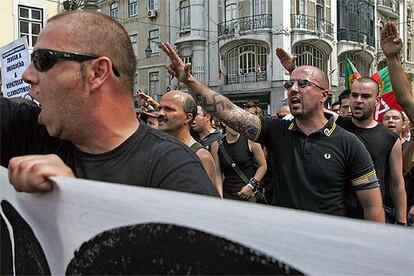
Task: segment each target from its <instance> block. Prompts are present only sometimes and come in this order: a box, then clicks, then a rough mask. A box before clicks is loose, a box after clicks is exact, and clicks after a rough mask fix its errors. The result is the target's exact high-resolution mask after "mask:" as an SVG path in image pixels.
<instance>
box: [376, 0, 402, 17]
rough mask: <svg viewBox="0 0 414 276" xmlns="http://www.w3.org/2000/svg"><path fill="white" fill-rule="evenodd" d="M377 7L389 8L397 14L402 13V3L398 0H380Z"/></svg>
mask: <svg viewBox="0 0 414 276" xmlns="http://www.w3.org/2000/svg"><path fill="white" fill-rule="evenodd" d="M377 5H378V6H384V7H388V8H390V9H392V10H393V11H395V12H396V13H398V14H399V13H400V3H399V2H398V1H396V0H378V2H377Z"/></svg>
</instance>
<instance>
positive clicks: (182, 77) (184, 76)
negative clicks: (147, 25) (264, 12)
mask: <svg viewBox="0 0 414 276" xmlns="http://www.w3.org/2000/svg"><path fill="white" fill-rule="evenodd" d="M160 47H161V49H162V50H163V51H164V52H165V53H166V54H167V55H168V57H169V58H170V63H168V64H167V65H166V68H167V70H168V72H169V73H170V74H171V75H172V76H174V77H176V78H177V79H178V80H179V81H180V82H182V83H184V84H185V85H186V86H187V87H188V89H189V90H190V92H191V94H192V96H193V98H194V99H195V101H196V102H197V104H198V105H201V106H202V107H203V108H204V109H205V110H206V111H207V112H209V113H211V114H212V115H213V116H215V117H217V118H218V119H220V120H221V121H223V122H224V123H226V124H227V125H229V126H230V127H231V128H233V129H234V130H236V131H237V132H240V133H243V134H244V135H246V137H247V138H248V139H250V140H253V141H255V140H257V138H258V136H259V134H260V129H261V121H260V118H259V117H258V116H256V115H253V114H250V113H249V112H247V111H244V110H243V109H242V108H240V107H238V106H236V105H235V104H233V103H232V102H231V101H230V100H229V99H228V98H226V97H224V96H223V95H221V94H219V93H217V92H215V91H213V90H211V89H210V88H208V87H207V86H205V85H204V84H203V83H201V82H200V81H198V80H197V79H196V78H194V76H192V75H191V73H190V67H191V64H190V63H187V64H184V62H183V61H182V59H181V58H180V57H179V56H178V54H177V53H176V52H175V50H174V49H173V48H172V46H171V45H170V44H169V43H162V44H161V46H160Z"/></svg>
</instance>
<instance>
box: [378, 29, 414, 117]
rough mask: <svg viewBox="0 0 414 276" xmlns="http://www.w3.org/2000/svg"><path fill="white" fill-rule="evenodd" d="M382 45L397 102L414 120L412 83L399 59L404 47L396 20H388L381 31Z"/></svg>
mask: <svg viewBox="0 0 414 276" xmlns="http://www.w3.org/2000/svg"><path fill="white" fill-rule="evenodd" d="M381 47H382V51H383V52H384V55H385V57H386V58H387V63H388V70H389V72H390V78H391V84H392V88H393V90H394V93H395V97H396V99H397V102H398V103H399V104H400V105H401V107H402V108H403V109H404V111H405V113H406V114H407V116H408V118H409V119H410V120H411V121H413V120H414V101H413V96H412V92H411V85H410V82H409V80H408V79H407V76H406V75H405V72H404V69H403V67H402V65H401V62H400V59H399V53H400V52H401V49H402V41H401V39H400V38H399V37H398V33H397V27H396V26H395V23H394V22H387V24H385V27H384V29H383V30H382V32H381Z"/></svg>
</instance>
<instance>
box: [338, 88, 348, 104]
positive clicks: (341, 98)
mask: <svg viewBox="0 0 414 276" xmlns="http://www.w3.org/2000/svg"><path fill="white" fill-rule="evenodd" d="M349 98H351V89H345V90H344V91H342V92H341V94H339V96H338V101H339V104H340V105H341V106H342V100H344V99H349Z"/></svg>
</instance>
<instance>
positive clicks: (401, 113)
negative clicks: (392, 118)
mask: <svg viewBox="0 0 414 276" xmlns="http://www.w3.org/2000/svg"><path fill="white" fill-rule="evenodd" d="M389 111H397V112H398V113H400V115H401V118H402V121H403V123H404V122H405V116H404V113H403V112H402V111H401V110H398V109H396V108H390V109H388V110H387V111H385V112H384V116H385V114H387V113H388V112H389Z"/></svg>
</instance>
